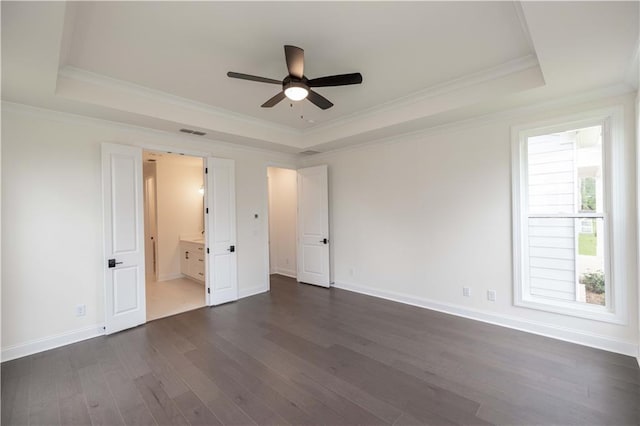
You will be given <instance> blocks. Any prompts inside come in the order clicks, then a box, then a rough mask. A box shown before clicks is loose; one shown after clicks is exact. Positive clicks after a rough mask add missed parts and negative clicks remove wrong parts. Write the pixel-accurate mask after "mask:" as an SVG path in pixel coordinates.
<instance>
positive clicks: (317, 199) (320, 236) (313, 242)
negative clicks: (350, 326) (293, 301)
mask: <svg viewBox="0 0 640 426" xmlns="http://www.w3.org/2000/svg"><path fill="white" fill-rule="evenodd" d="M298 281H300V282H304V283H308V284H315V285H319V286H323V287H329V285H330V274H329V181H328V172H327V166H326V165H322V166H315V167H308V168H304V169H298Z"/></svg>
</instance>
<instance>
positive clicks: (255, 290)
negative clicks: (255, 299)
mask: <svg viewBox="0 0 640 426" xmlns="http://www.w3.org/2000/svg"><path fill="white" fill-rule="evenodd" d="M268 291H269V286H268V285H266V286H264V285H262V286H260V287H251V288H246V289H240V291H239V292H238V299H244V298H245V297H249V296H255V295H256V294H261V293H266V292H268Z"/></svg>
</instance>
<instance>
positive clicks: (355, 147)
mask: <svg viewBox="0 0 640 426" xmlns="http://www.w3.org/2000/svg"><path fill="white" fill-rule="evenodd" d="M635 94H636V93H635V92H634V91H633V90H632V88H631V87H630V86H628V85H627V84H623V83H620V84H615V85H612V86H607V87H604V88H599V89H594V90H590V91H587V92H582V93H577V94H573V95H569V96H564V97H562V98H557V99H553V100H546V101H541V102H537V103H534V104H527V105H525V106H516V107H511V108H506V109H503V110H500V111H496V112H491V113H488V114H484V115H479V116H473V117H471V118H466V119H461V120H453V121H450V122H447V123H443V124H437V125H435V126H430V127H425V128H423V129H420V130H417V131H412V132H405V133H400V134H396V135H393V136H388V137H382V138H376V139H371V140H369V141H367V142H363V143H355V144H352V145H349V146H345V147H341V148H336V149H331V150H329V151H325V152H321V153H319V154H315V155H313V156H310V157H302V159H303V161H304V162H305V165H310V164H316V163H317V162H318V161H322V160H324V159H329V158H331V157H333V156H334V155H339V154H341V153H345V152H351V151H359V150H364V149H368V148H373V147H376V146H378V145H392V144H395V143H400V142H405V141H408V140H411V139H414V138H416V137H422V136H429V135H435V134H445V133H448V132H455V131H459V130H465V129H469V128H473V127H478V126H482V125H485V124H490V123H494V122H496V121H500V120H509V119H512V120H518V119H521V118H526V117H527V116H529V115H531V114H535V113H540V112H542V111H547V110H550V109H561V108H571V107H576V106H579V105H581V104H586V103H589V102H597V101H599V100H604V99H608V98H615V97H620V96H627V95H634V96H635ZM319 149H321V147H320V148H319Z"/></svg>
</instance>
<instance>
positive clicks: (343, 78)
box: [309, 72, 362, 87]
mask: <svg viewBox="0 0 640 426" xmlns="http://www.w3.org/2000/svg"><path fill="white" fill-rule="evenodd" d="M360 83H362V74H360V73H359V72H356V73H353V74H340V75H330V76H327V77H320V78H314V79H312V80H309V87H327V86H348V85H350V84H360Z"/></svg>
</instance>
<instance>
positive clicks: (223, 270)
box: [206, 158, 238, 305]
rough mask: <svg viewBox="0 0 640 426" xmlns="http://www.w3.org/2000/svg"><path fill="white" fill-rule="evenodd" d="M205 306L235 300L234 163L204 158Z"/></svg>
mask: <svg viewBox="0 0 640 426" xmlns="http://www.w3.org/2000/svg"><path fill="white" fill-rule="evenodd" d="M206 175H207V200H206V203H207V210H208V214H207V239H208V240H207V248H208V255H207V262H208V263H207V274H208V278H209V279H208V283H209V288H208V292H209V300H208V303H209V305H220V304H222V303H227V302H232V301H234V300H238V273H237V268H238V266H237V265H238V260H237V251H236V196H235V194H236V191H235V162H234V161H233V160H225V159H220V158H207V167H206Z"/></svg>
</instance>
